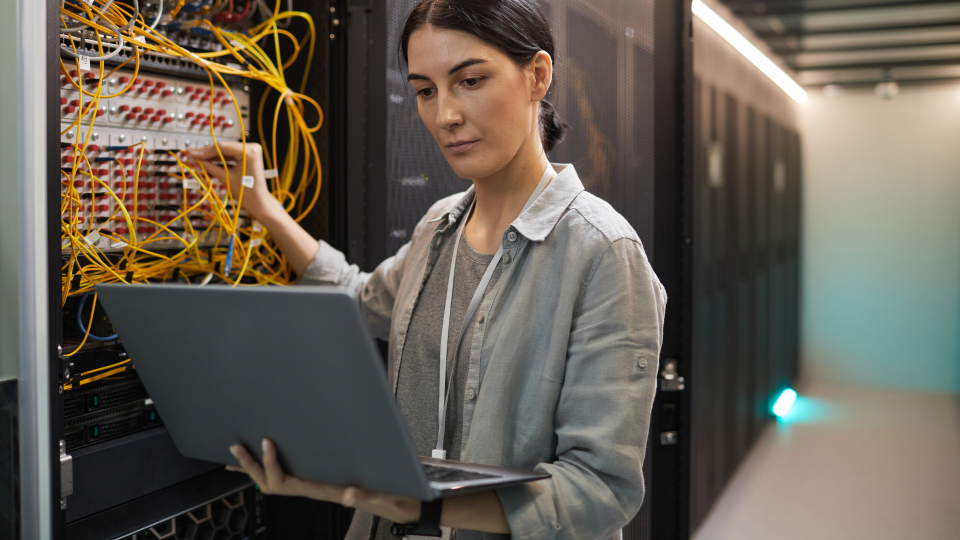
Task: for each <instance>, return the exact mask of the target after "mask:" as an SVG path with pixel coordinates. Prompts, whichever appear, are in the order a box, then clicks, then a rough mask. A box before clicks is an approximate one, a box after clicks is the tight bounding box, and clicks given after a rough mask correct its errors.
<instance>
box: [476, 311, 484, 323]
mask: <svg viewBox="0 0 960 540" xmlns="http://www.w3.org/2000/svg"><path fill="white" fill-rule="evenodd" d="M484 320H486V317H484V316H483V313H481V314H480V316H479V317H477V322H478V323H481V324H483V321H484Z"/></svg>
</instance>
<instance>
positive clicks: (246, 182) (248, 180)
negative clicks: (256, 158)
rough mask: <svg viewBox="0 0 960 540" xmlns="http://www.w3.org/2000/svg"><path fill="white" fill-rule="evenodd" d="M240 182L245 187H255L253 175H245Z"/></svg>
mask: <svg viewBox="0 0 960 540" xmlns="http://www.w3.org/2000/svg"><path fill="white" fill-rule="evenodd" d="M240 183H241V184H243V187H245V188H253V177H252V176H244V177H243V178H242V179H241V180H240Z"/></svg>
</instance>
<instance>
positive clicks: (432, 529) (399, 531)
mask: <svg viewBox="0 0 960 540" xmlns="http://www.w3.org/2000/svg"><path fill="white" fill-rule="evenodd" d="M441 514H443V499H434V500H432V501H429V502H427V501H423V502H421V503H420V521H419V522H417V523H410V524H407V525H397V524H394V525H392V526H391V527H390V532H391V533H393V535H394V536H401V537H402V536H429V537H433V538H440V537H441V536H442V535H443V532H442V531H441V530H440V515H441Z"/></svg>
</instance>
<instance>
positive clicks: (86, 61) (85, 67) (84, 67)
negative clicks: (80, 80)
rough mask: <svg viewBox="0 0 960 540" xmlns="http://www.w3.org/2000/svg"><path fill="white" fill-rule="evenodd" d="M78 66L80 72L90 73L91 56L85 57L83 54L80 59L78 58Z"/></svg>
mask: <svg viewBox="0 0 960 540" xmlns="http://www.w3.org/2000/svg"><path fill="white" fill-rule="evenodd" d="M77 64H78V65H79V66H80V70H81V71H90V57H89V56H84V55H82V54H81V55H80V57H79V58H77Z"/></svg>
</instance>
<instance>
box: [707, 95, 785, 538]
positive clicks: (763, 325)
mask: <svg viewBox="0 0 960 540" xmlns="http://www.w3.org/2000/svg"><path fill="white" fill-rule="evenodd" d="M693 96H694V98H693V102H694V132H693V141H692V142H693V146H694V152H693V153H694V164H695V167H694V170H695V175H694V189H693V196H694V202H693V208H694V218H693V220H694V229H695V233H694V245H695V249H694V251H693V253H694V255H693V264H694V269H693V277H694V279H693V281H694V286H693V287H694V288H693V299H692V300H693V310H694V319H693V336H692V337H693V356H692V360H693V362H692V365H691V371H690V402H691V403H690V405H691V411H690V413H691V414H690V418H691V427H690V430H691V431H690V437H691V449H690V456H691V457H690V460H691V461H690V478H691V486H690V490H691V500H690V505H691V506H690V522H691V528H695V527H696V525H697V524H699V523H700V522H702V520H703V519H704V518H705V517H706V515H707V513H708V512H709V510H710V507H711V506H712V504H713V503H714V501H715V500H716V498H717V496H718V495H719V494H720V492H721V491H722V489H723V487H724V485H725V484H726V483H727V481H728V480H729V479H730V477H731V476H732V475H733V473H734V471H735V470H736V468H737V466H738V465H739V464H740V462H741V461H742V460H743V458H744V457H745V456H746V453H747V451H748V450H749V449H750V447H751V445H752V444H753V443H754V441H755V440H756V439H757V437H758V436H759V434H760V432H761V430H762V429H763V428H764V426H766V425H767V423H768V422H769V420H770V419H771V417H772V415H771V413H770V410H771V405H772V400H773V399H775V398H776V397H777V396H778V395H779V393H780V392H781V391H782V390H783V389H785V388H787V387H789V386H790V385H791V383H792V382H794V381H795V379H796V376H797V362H798V352H797V351H798V345H799V343H798V327H799V246H800V178H801V174H800V138H799V135H798V134H797V133H796V132H795V131H793V130H791V129H790V128H788V127H785V126H783V125H781V124H779V123H778V122H777V121H776V120H774V119H773V118H770V117H768V116H765V115H763V114H761V113H759V112H758V111H757V110H755V109H754V108H753V107H752V106H751V104H750V103H744V102H742V101H740V100H739V99H738V96H737V95H735V94H731V93H726V92H724V91H723V90H720V89H718V88H716V87H714V86H711V85H708V84H705V83H702V82H701V81H700V80H699V79H698V80H696V81H695V82H694V85H693Z"/></svg>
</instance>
